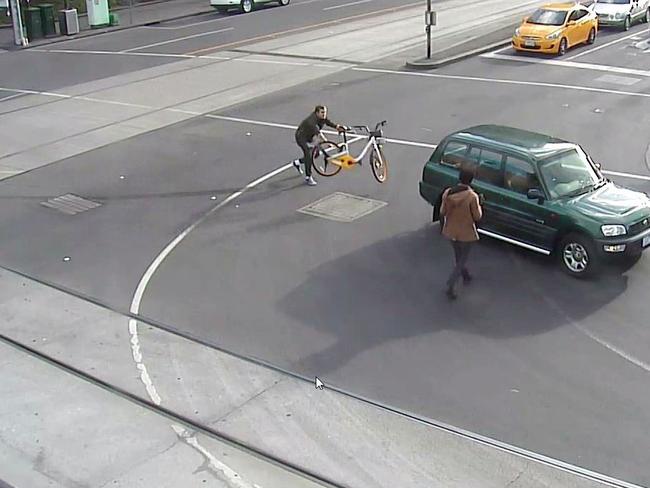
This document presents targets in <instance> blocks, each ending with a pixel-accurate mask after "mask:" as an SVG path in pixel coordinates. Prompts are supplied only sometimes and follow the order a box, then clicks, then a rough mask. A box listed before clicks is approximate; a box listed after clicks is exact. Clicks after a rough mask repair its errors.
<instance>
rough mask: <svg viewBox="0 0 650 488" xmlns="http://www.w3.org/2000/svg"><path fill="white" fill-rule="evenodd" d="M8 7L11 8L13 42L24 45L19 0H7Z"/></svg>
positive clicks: (25, 40)
mask: <svg viewBox="0 0 650 488" xmlns="http://www.w3.org/2000/svg"><path fill="white" fill-rule="evenodd" d="M9 7H10V9H11V22H12V24H13V27H14V43H15V44H16V46H26V45H27V39H25V33H24V32H23V19H22V17H21V15H20V3H19V0H9Z"/></svg>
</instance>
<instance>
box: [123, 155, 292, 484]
mask: <svg viewBox="0 0 650 488" xmlns="http://www.w3.org/2000/svg"><path fill="white" fill-rule="evenodd" d="M292 166H293V165H292V164H291V163H288V164H285V165H284V166H281V167H279V168H277V169H275V170H273V171H271V172H270V173H267V174H265V175H264V176H261V177H260V178H258V179H256V180H254V181H252V182H250V183H249V184H248V185H246V186H245V187H244V188H242V189H241V190H239V191H236V192H235V193H233V194H232V195H230V196H228V197H227V198H226V199H224V200H222V201H221V202H219V203H218V204H217V205H215V206H214V207H212V208H211V209H210V210H208V211H207V212H206V213H204V214H203V215H202V216H201V218H199V219H198V220H197V221H196V222H194V223H193V224H191V225H190V226H188V227H187V228H186V229H185V230H184V231H183V232H181V233H180V234H179V235H178V236H177V237H176V238H175V239H174V240H172V241H171V242H170V243H169V244H167V246H166V247H165V248H164V249H163V250H162V251H161V252H160V254H158V255H157V256H156V258H155V259H154V260H153V262H152V263H151V264H150V265H149V267H148V268H147V270H146V271H145V273H144V275H143V276H142V278H141V279H140V282H139V283H138V286H137V288H136V290H135V293H134V294H133V299H132V300H131V308H130V311H131V313H132V314H138V313H140V305H141V304H142V297H143V296H144V294H145V292H146V291H147V285H149V282H150V281H151V278H152V277H153V275H154V274H155V273H156V271H157V270H158V268H159V267H160V265H161V264H162V263H163V261H164V260H165V259H166V258H167V256H169V255H170V254H171V253H172V252H173V251H174V249H175V248H176V246H178V245H179V244H180V243H181V242H182V241H183V239H185V238H186V237H187V236H188V235H189V234H190V232H192V231H193V230H194V229H196V228H197V227H198V226H199V225H201V223H202V222H204V221H205V220H206V219H207V218H208V217H209V216H210V215H212V214H213V213H214V212H216V211H217V210H219V209H220V208H223V207H224V206H226V205H228V204H229V203H230V202H232V201H233V200H235V199H236V198H239V197H240V196H241V195H243V194H244V193H246V192H247V191H248V190H250V189H252V188H255V187H256V186H257V185H259V184H260V183H263V182H265V181H266V180H269V179H271V178H273V177H274V176H276V175H278V174H280V173H282V172H283V171H286V170H287V169H289V168H291V167H292ZM129 334H130V335H131V352H132V353H133V360H134V361H135V364H136V367H137V368H138V371H140V380H141V381H142V383H143V384H144V386H145V389H146V391H147V394H148V395H149V398H151V401H152V402H154V403H155V404H156V405H160V403H161V402H162V399H161V398H160V395H159V394H158V391H157V390H156V386H155V385H154V384H153V381H152V380H151V377H150V376H149V372H148V371H147V367H146V365H145V364H144V360H143V357H142V351H141V350H140V339H139V337H138V321H137V320H135V319H130V320H129ZM172 428H173V429H174V431H175V432H176V434H177V435H178V436H179V437H180V438H182V439H183V440H184V441H185V442H186V443H187V444H188V445H190V446H192V447H193V448H194V449H196V450H197V451H199V452H200V453H201V454H202V455H203V456H205V457H206V459H207V460H208V461H209V466H210V467H211V468H212V469H213V470H215V471H217V472H218V473H219V475H220V476H221V477H225V479H226V481H227V482H228V484H229V485H230V486H233V487H236V488H251V485H249V484H248V483H246V482H245V481H243V480H242V479H241V477H240V476H239V475H238V474H237V473H236V472H235V471H233V470H232V469H230V468H229V467H228V466H226V465H225V464H223V463H221V462H220V461H218V460H217V459H216V458H215V457H214V456H213V455H212V454H211V453H210V452H209V451H207V450H206V449H205V448H204V447H202V446H201V445H200V444H199V441H198V440H197V439H196V437H194V436H191V435H189V434H188V433H187V431H186V430H185V429H182V428H180V427H178V426H176V425H172Z"/></svg>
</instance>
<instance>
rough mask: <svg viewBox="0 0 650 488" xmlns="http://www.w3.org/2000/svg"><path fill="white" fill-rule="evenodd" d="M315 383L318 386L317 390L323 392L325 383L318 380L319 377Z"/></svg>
mask: <svg viewBox="0 0 650 488" xmlns="http://www.w3.org/2000/svg"><path fill="white" fill-rule="evenodd" d="M314 383H315V384H316V389H317V390H322V389H323V388H325V385H324V384H323V382H322V381H321V380H320V379H318V376H316V379H315V380H314Z"/></svg>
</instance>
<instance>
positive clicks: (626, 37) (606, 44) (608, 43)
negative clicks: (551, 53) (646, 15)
mask: <svg viewBox="0 0 650 488" xmlns="http://www.w3.org/2000/svg"><path fill="white" fill-rule="evenodd" d="M638 35H639V33H638V32H635V33H634V34H630V35H628V36H625V37H621V38H620V39H614V40H613V41H610V42H607V43H605V44H603V45H602V46H597V47H594V48H591V49H587V50H586V51H582V52H581V53H578V54H575V55H574V56H570V57H568V58H567V61H571V60H572V59H576V58H579V57H580V56H586V55H587V54H591V53H594V52H596V51H600V50H601V49H604V48H606V47H609V46H613V45H614V44H618V43H619V42H622V41H626V40H628V39H632V38H633V37H635V36H638Z"/></svg>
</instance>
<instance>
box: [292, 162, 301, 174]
mask: <svg viewBox="0 0 650 488" xmlns="http://www.w3.org/2000/svg"><path fill="white" fill-rule="evenodd" d="M293 167H294V168H296V171H297V172H298V173H300V174H302V168H301V167H300V160H299V159H294V160H293Z"/></svg>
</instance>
